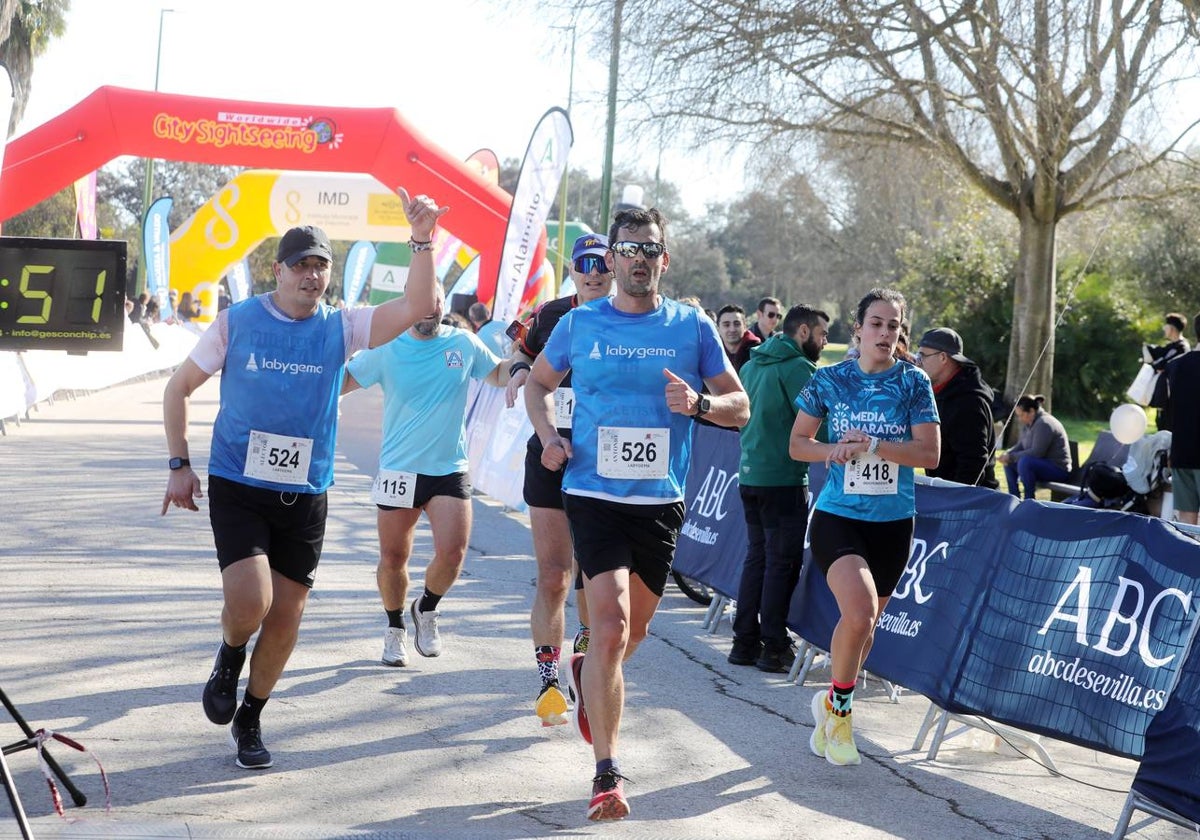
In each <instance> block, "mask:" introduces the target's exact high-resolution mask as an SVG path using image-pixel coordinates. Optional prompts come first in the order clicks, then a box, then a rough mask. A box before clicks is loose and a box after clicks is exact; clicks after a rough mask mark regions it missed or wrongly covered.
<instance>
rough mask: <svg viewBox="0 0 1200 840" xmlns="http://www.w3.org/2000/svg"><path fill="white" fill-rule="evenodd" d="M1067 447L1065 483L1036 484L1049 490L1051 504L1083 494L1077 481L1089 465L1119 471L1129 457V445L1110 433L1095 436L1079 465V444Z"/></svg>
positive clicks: (1073, 442)
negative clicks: (1068, 459)
mask: <svg viewBox="0 0 1200 840" xmlns="http://www.w3.org/2000/svg"><path fill="white" fill-rule="evenodd" d="M1067 445H1068V446H1069V447H1070V450H1071V467H1072V469H1071V475H1070V476H1068V478H1067V480H1066V481H1047V482H1043V483H1040V484H1038V487H1045V488H1048V489H1049V490H1050V500H1051V501H1053V502H1061V501H1062V500H1063V499H1069V498H1071V497H1072V496H1078V495H1079V494H1080V493H1082V492H1083V488H1082V487H1081V486H1080V485H1079V479H1080V477H1081V476H1082V475H1083V471H1084V470H1085V469H1086V468H1087V466H1088V465H1089V464H1111V465H1112V466H1114V467H1117V468H1118V469H1119V468H1120V467H1122V466H1124V464H1125V459H1126V458H1128V457H1129V444H1128V443H1121V442H1120V441H1119V440H1117V439H1116V438H1115V437H1114V436H1113V433H1112V432H1110V431H1103V432H1101V433H1100V434H1099V435H1097V436H1096V442H1095V444H1093V445H1092V451H1091V454H1089V455H1088V457H1087V460H1086V461H1084V462H1083V463H1082V464H1081V463H1079V444H1078V443H1077V442H1076V441H1073V440H1072V441H1068V442H1067Z"/></svg>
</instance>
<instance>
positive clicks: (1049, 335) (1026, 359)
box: [1004, 202, 1057, 410]
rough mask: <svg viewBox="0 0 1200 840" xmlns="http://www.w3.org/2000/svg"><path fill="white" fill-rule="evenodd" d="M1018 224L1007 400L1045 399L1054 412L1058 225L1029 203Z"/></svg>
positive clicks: (1006, 384)
mask: <svg viewBox="0 0 1200 840" xmlns="http://www.w3.org/2000/svg"><path fill="white" fill-rule="evenodd" d="M1018 220H1019V223H1020V227H1021V240H1020V251H1019V253H1018V257H1017V277H1016V286H1015V288H1014V290H1013V323H1012V344H1011V345H1010V346H1009V348H1008V376H1007V378H1006V379H1005V383H1004V395H1005V397H1007V398H1008V399H1009V400H1010V401H1013V400H1016V399H1017V397H1019V396H1021V395H1022V394H1044V395H1045V397H1046V409H1047V410H1049V409H1050V403H1051V399H1052V394H1051V390H1052V388H1053V381H1054V322H1055V320H1056V313H1055V288H1054V287H1055V247H1054V240H1055V230H1056V228H1057V222H1056V221H1055V220H1054V218H1053V216H1052V215H1051V217H1050V220H1049V221H1043V220H1042V219H1039V218H1038V214H1037V213H1036V212H1035V211H1034V209H1033V208H1032V207H1030V206H1029V204H1028V203H1026V202H1022V204H1021V209H1020V213H1019V216H1018ZM1043 348H1044V351H1045V352H1044V353H1043Z"/></svg>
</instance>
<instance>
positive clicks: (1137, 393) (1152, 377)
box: [1125, 364, 1158, 405]
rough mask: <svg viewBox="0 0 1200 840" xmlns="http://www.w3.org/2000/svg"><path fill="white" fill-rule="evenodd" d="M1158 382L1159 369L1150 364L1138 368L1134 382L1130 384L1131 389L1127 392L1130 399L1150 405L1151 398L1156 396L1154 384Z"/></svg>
mask: <svg viewBox="0 0 1200 840" xmlns="http://www.w3.org/2000/svg"><path fill="white" fill-rule="evenodd" d="M1156 382H1158V371H1156V370H1155V369H1154V368H1152V367H1150V365H1145V364H1144V365H1142V366H1141V368H1139V369H1138V372H1137V376H1135V377H1134V379H1133V384H1132V385H1130V386H1129V390H1127V391H1126V392H1125V393H1126V394H1127V395H1128V396H1129V399H1131V400H1133V401H1134V402H1135V403H1137V404H1138V405H1149V404H1150V398H1151V397H1153V396H1154V384H1155V383H1156Z"/></svg>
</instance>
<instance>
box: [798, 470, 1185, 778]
mask: <svg viewBox="0 0 1200 840" xmlns="http://www.w3.org/2000/svg"><path fill="white" fill-rule="evenodd" d="M917 509H918V511H919V514H918V517H917V528H916V535H915V538H914V540H913V547H912V552H911V556H910V559H909V563H908V566H907V567H906V569H905V573H904V576H903V577H902V578H901V580H900V583H899V585H898V586H897V588H896V591H895V593H894V594H893V596H892V599H891V600H890V601H889V602H888V606H887V609H886V610H885V611H884V614H883V615H882V616H881V617H880V620H879V625H878V627H877V629H876V633H875V644H874V646H873V648H872V650H871V655H870V657H869V658H868V660H867V668H868V669H869V670H870V671H872V672H873V673H876V674H878V675H879V676H881V677H884V678H886V679H888V680H891V681H892V682H895V683H898V684H900V685H903V686H905V687H907V688H910V689H912V690H914V691H917V692H919V693H921V694H924V695H925V696H927V697H929V698H930V699H931V700H932V701H933V702H935V703H936V704H937V705H939V706H941V707H942V708H945V709H947V710H949V711H952V712H958V713H964V714H976V715H982V716H983V717H986V718H989V719H991V720H995V721H999V722H1002V723H1008V724H1011V725H1013V726H1017V727H1019V728H1021V729H1025V730H1029V731H1032V732H1040V733H1043V734H1046V735H1049V736H1051V737H1054V738H1060V739H1064V740H1068V741H1072V742H1074V743H1076V744H1081V745H1084V746H1088V747H1092V748H1095V749H1099V750H1102V751H1104V752H1109V753H1114V754H1116V755H1123V756H1127V757H1131V758H1136V757H1139V756H1140V755H1141V754H1142V751H1143V747H1144V733H1145V731H1146V728H1147V726H1148V725H1149V722H1150V720H1151V718H1153V716H1154V715H1155V713H1156V712H1158V711H1159V710H1161V709H1162V708H1163V707H1164V705H1165V704H1166V700H1167V697H1168V694H1169V692H1170V688H1171V685H1172V683H1173V681H1174V679H1175V677H1176V673H1177V671H1178V669H1179V668H1180V666H1181V664H1182V662H1181V659H1182V655H1183V652H1184V650H1185V649H1186V647H1187V645H1188V642H1189V640H1190V638H1191V635H1192V632H1193V628H1194V624H1195V620H1194V617H1195V610H1194V609H1193V599H1194V593H1195V592H1196V591H1197V588H1198V587H1200V545H1197V544H1196V543H1195V542H1193V541H1192V540H1190V539H1188V538H1187V537H1185V536H1183V535H1182V534H1180V533H1179V532H1178V531H1176V530H1175V529H1173V528H1171V527H1170V526H1169V525H1167V524H1166V523H1164V522H1162V521H1161V520H1157V519H1152V518H1149V517H1143V516H1133V515H1128V514H1122V513H1117V512H1112V511H1094V510H1087V509H1083V508H1068V507H1063V506H1057V505H1046V504H1043V503H1041V502H1030V501H1026V502H1018V501H1017V500H1016V499H1015V498H1013V497H1011V496H1006V495H1005V494H1002V493H998V492H995V491H990V490H983V489H978V488H973V487H960V486H957V485H956V486H952V487H949V486H936V487H930V486H922V485H919V486H918V487H917ZM836 621H837V607H836V605H835V604H834V602H833V596H832V595H831V594H830V592H829V588H828V587H827V586H826V585H825V580H824V578H823V577H822V576H821V574H820V571H819V570H817V569H815V568H814V564H812V563H809V562H806V563H805V566H804V569H803V571H802V574H801V583H800V585H799V586H798V587H797V591H796V594H795V597H794V599H793V602H792V609H791V611H790V613H789V622H788V623H789V626H791V627H792V628H793V629H794V630H795V631H796V632H797V633H799V634H800V636H802V637H803V638H805V639H807V640H808V641H810V642H812V643H813V644H814V645H816V646H818V647H822V648H825V649H828V645H829V639H830V635H831V634H832V631H833V626H834V624H835V623H836Z"/></svg>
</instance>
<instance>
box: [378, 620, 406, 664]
mask: <svg viewBox="0 0 1200 840" xmlns="http://www.w3.org/2000/svg"><path fill="white" fill-rule="evenodd" d="M382 661H383V664H384V665H392V666H394V667H398V668H403V667H404V666H405V665H407V664H408V630H407V629H405V628H404V627H389V628H388V629H387V630H384V631H383V660H382Z"/></svg>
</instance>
